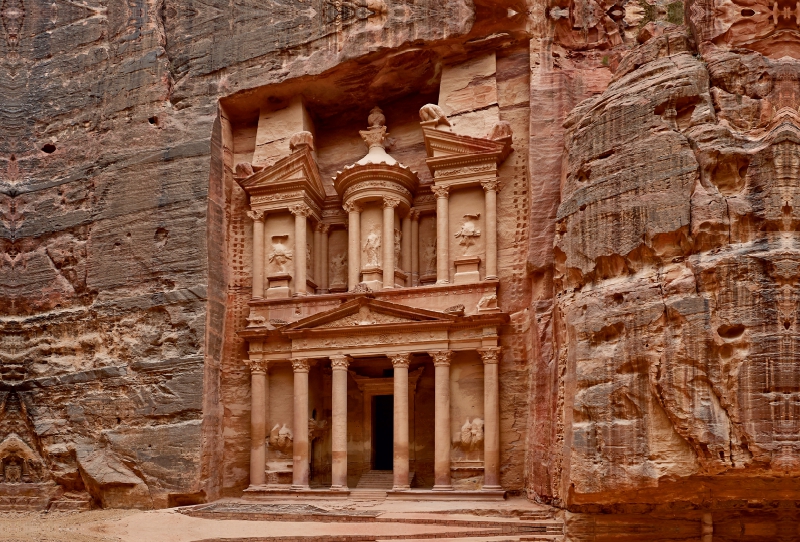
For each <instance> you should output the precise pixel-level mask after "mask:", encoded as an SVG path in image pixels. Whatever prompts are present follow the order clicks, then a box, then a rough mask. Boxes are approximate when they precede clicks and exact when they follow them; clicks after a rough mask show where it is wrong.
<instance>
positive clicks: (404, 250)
mask: <svg viewBox="0 0 800 542" xmlns="http://www.w3.org/2000/svg"><path fill="white" fill-rule="evenodd" d="M411 213H412V211H409V212H408V214H407V215H406V216H405V218H404V219H403V222H402V224H403V225H402V227H401V231H402V237H401V239H400V259H401V260H402V261H401V263H400V267H401V268H402V269H403V272H405V274H406V284H405V285H406V286H411Z"/></svg>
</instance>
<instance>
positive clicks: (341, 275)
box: [330, 254, 347, 284]
mask: <svg viewBox="0 0 800 542" xmlns="http://www.w3.org/2000/svg"><path fill="white" fill-rule="evenodd" d="M330 273H331V284H344V283H345V282H347V254H337V255H336V256H334V257H333V258H331V263H330Z"/></svg>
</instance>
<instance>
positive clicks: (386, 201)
mask: <svg viewBox="0 0 800 542" xmlns="http://www.w3.org/2000/svg"><path fill="white" fill-rule="evenodd" d="M399 205H400V198H393V197H390V196H384V198H383V208H384V209H394V208H395V207H398V206H399Z"/></svg>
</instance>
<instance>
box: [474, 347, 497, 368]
mask: <svg viewBox="0 0 800 542" xmlns="http://www.w3.org/2000/svg"><path fill="white" fill-rule="evenodd" d="M500 350H501V348H500V347H499V346H492V347H489V348H478V353H479V354H480V355H481V359H483V364H484V365H491V364H497V363H499V362H500Z"/></svg>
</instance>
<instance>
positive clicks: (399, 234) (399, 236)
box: [394, 228, 403, 266]
mask: <svg viewBox="0 0 800 542" xmlns="http://www.w3.org/2000/svg"><path fill="white" fill-rule="evenodd" d="M402 240H403V232H402V231H400V230H398V229H396V228H395V230H394V264H395V266H398V265H399V264H400V252H401V250H402V245H401V244H400V242H401V241H402Z"/></svg>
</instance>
